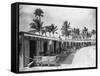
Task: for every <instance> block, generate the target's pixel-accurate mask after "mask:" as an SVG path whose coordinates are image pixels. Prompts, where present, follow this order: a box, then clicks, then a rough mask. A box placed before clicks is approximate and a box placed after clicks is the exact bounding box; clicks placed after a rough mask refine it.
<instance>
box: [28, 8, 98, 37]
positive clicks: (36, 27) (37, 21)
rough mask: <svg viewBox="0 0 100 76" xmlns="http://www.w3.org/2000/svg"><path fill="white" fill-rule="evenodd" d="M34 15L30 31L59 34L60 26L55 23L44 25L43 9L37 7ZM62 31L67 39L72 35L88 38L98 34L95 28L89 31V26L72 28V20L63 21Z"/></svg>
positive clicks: (41, 33) (40, 33)
mask: <svg viewBox="0 0 100 76" xmlns="http://www.w3.org/2000/svg"><path fill="white" fill-rule="evenodd" d="M34 15H35V18H34V19H33V21H32V23H30V27H31V29H32V30H30V31H29V32H32V33H36V32H38V33H39V35H43V34H45V36H47V35H46V33H47V32H48V33H49V36H51V33H52V34H53V36H54V34H55V33H56V34H57V30H58V27H57V26H56V25H55V24H50V25H48V26H43V24H44V22H43V21H42V17H44V11H43V10H42V9H40V8H37V9H35V12H34ZM61 32H62V36H65V38H66V39H67V38H69V37H70V36H72V39H87V38H91V37H92V35H94V34H96V30H95V29H93V30H92V31H91V32H89V31H88V28H87V27H84V28H83V29H82V30H80V29H79V28H71V26H70V22H68V21H67V20H65V21H64V22H63V25H62V27H61Z"/></svg>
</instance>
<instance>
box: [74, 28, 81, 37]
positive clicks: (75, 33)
mask: <svg viewBox="0 0 100 76" xmlns="http://www.w3.org/2000/svg"><path fill="white" fill-rule="evenodd" d="M79 35H80V29H79V28H74V29H72V36H73V38H75V39H76V38H77V39H78V38H79Z"/></svg>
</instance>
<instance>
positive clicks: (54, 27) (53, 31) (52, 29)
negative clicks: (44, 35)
mask: <svg viewBox="0 0 100 76" xmlns="http://www.w3.org/2000/svg"><path fill="white" fill-rule="evenodd" d="M57 30H58V29H57V26H54V24H51V32H52V34H53V36H54V33H55V32H56V31H57ZM56 33H57V32H56Z"/></svg>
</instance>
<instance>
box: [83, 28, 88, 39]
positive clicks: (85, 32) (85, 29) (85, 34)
mask: <svg viewBox="0 0 100 76" xmlns="http://www.w3.org/2000/svg"><path fill="white" fill-rule="evenodd" d="M87 33H88V28H86V27H84V29H83V30H82V36H83V39H84V38H87Z"/></svg>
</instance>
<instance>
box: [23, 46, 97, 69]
mask: <svg viewBox="0 0 100 76" xmlns="http://www.w3.org/2000/svg"><path fill="white" fill-rule="evenodd" d="M95 63H96V49H95V46H89V47H84V48H82V49H79V50H77V52H76V53H72V54H71V55H69V56H68V57H67V58H66V59H65V61H64V62H62V64H61V65H60V66H55V67H54V66H53V67H48V66H47V67H45V66H39V67H33V68H28V67H26V68H24V69H23V71H32V70H52V69H68V68H82V67H95V66H96V64H95Z"/></svg>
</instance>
